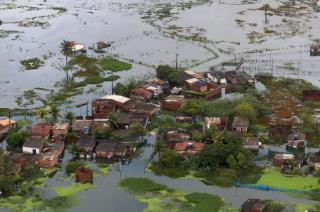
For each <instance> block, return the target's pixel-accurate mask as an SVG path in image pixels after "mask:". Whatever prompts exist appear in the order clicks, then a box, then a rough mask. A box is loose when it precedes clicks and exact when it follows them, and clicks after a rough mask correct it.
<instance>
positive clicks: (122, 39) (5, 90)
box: [0, 0, 320, 108]
mask: <svg viewBox="0 0 320 212" xmlns="http://www.w3.org/2000/svg"><path fill="white" fill-rule="evenodd" d="M263 5H264V2H263V1H254V0H251V1H209V0H193V1H169V2H167V1H138V0H135V1H108V2H106V1H100V0H95V1H89V2H88V1H82V0H81V1H68V2H67V3H66V2H65V1H50V2H43V1H36V0H32V1H31V0H30V1H22V0H18V1H2V2H1V5H0V11H1V13H0V20H1V22H2V24H1V25H0V39H1V42H0V58H1V59H0V60H1V62H2V64H3V65H2V66H1V68H0V73H1V78H0V83H1V85H2V86H1V87H0V93H1V95H0V101H1V107H10V108H14V107H17V104H16V98H18V97H19V96H20V95H22V93H23V91H25V90H29V89H34V88H45V89H57V85H56V83H57V82H59V81H61V80H63V79H64V78H65V73H64V72H63V71H62V70H63V68H62V67H63V65H64V56H63V55H62V54H61V53H60V47H59V46H60V43H61V42H62V40H76V41H79V42H81V43H83V44H85V45H87V46H88V47H90V46H92V45H94V43H96V42H98V41H100V40H103V41H110V42H113V45H112V48H110V49H108V50H107V52H106V53H105V54H104V55H111V56H115V57H119V58H120V59H123V60H126V61H129V62H131V63H133V68H132V70H130V71H125V72H121V73H119V75H120V76H121V79H120V80H126V79H128V78H130V77H144V76H145V75H147V76H148V77H152V76H153V75H154V67H156V66H157V65H159V64H164V63H165V64H175V61H176V59H177V60H178V61H179V63H178V64H179V66H180V67H185V68H192V69H194V70H207V69H208V68H209V67H211V66H213V65H218V66H217V67H219V64H220V63H221V62H224V61H230V60H234V59H236V60H238V61H239V60H240V58H242V59H243V61H244V64H243V67H242V68H243V70H246V71H248V72H250V73H259V72H260V73H261V72H268V73H272V74H273V75H275V76H289V77H295V78H304V79H307V80H309V81H311V82H312V83H314V84H316V85H318V84H319V74H318V73H317V67H318V63H319V60H318V59H317V58H311V57H310V56H309V53H308V50H309V48H308V46H309V45H310V44H311V43H312V40H313V39H316V38H317V35H319V33H320V32H319V22H318V21H317V18H318V17H319V14H318V13H316V12H315V11H314V4H313V3H312V1H305V2H304V3H303V4H300V3H297V5H296V6H295V7H290V8H289V7H288V6H286V5H287V1H283V3H281V2H279V1H271V2H270V8H269V14H268V17H267V23H266V22H265V16H264V10H263V9H261V8H263ZM88 54H89V55H96V53H94V52H93V51H89V52H88ZM30 58H41V59H42V60H43V62H44V64H43V65H42V66H41V67H39V68H38V69H36V70H25V69H24V68H23V66H22V65H21V64H20V61H22V60H25V59H30ZM102 87H103V89H102V90H103V92H108V90H110V82H106V83H104V84H103V86H102ZM89 89H90V86H87V87H86V88H85V90H89ZM38 93H41V92H40V91H38ZM95 97H96V95H89V96H86V97H85V99H88V98H89V99H92V98H95ZM83 99H84V98H83V96H78V97H74V99H73V100H75V102H76V103H81V102H82V101H83ZM37 106H41V104H40V103H38V104H35V105H30V106H29V107H30V108H34V107H37Z"/></svg>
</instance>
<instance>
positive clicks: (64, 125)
mask: <svg viewBox="0 0 320 212" xmlns="http://www.w3.org/2000/svg"><path fill="white" fill-rule="evenodd" d="M68 127H69V124H68V123H66V122H59V123H55V124H54V126H53V127H52V129H53V130H64V129H68Z"/></svg>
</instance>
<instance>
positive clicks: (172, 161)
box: [159, 148, 182, 168]
mask: <svg viewBox="0 0 320 212" xmlns="http://www.w3.org/2000/svg"><path fill="white" fill-rule="evenodd" d="M181 161H182V159H181V156H180V155H179V154H178V153H176V152H175V151H174V150H173V149H170V148H167V149H165V150H164V151H163V152H161V153H160V161H159V164H160V165H161V166H164V167H171V168H174V167H178V166H179V165H180V164H181Z"/></svg>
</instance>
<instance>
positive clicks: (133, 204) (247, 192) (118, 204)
mask: <svg viewBox="0 0 320 212" xmlns="http://www.w3.org/2000/svg"><path fill="white" fill-rule="evenodd" d="M147 140H148V145H146V146H145V147H142V148H143V153H142V154H141V155H140V157H139V158H137V159H134V160H133V161H132V162H131V163H130V164H122V165H121V173H120V172H119V164H118V163H115V164H114V165H113V167H112V169H111V171H110V172H109V174H108V175H107V176H106V175H100V176H97V177H95V178H94V185H95V188H92V189H89V190H87V191H82V192H79V193H77V194H76V195H77V196H78V198H79V199H80V203H79V204H78V205H76V206H74V207H73V208H71V209H69V211H72V212H87V211H91V212H104V211H107V212H119V211H132V212H134V211H137V212H138V211H142V210H143V209H144V208H146V207H147V205H146V204H144V203H140V202H138V201H137V200H136V199H135V198H134V197H133V196H132V195H131V194H129V193H127V192H126V191H124V190H122V189H121V188H119V187H117V183H118V182H119V181H120V180H121V179H123V178H125V177H147V178H150V179H152V180H154V181H156V182H158V183H161V184H165V185H167V186H169V187H171V188H181V189H182V190H183V191H185V192H206V193H211V194H216V195H219V196H221V197H222V198H223V199H224V200H225V202H226V203H227V204H230V206H231V207H234V208H239V207H240V206H241V204H242V203H243V202H244V201H246V200H247V199H248V198H261V199H270V200H278V201H287V202H296V203H306V204H316V203H318V202H316V201H311V200H305V199H297V198H293V197H291V196H288V195H287V194H286V193H282V192H273V191H260V190H252V189H246V188H236V187H231V188H223V187H219V186H213V185H206V184H204V183H202V182H201V181H200V180H197V179H171V178H168V177H165V176H157V175H155V174H153V173H149V172H145V170H144V168H145V166H146V163H147V161H148V159H149V157H150V155H151V153H152V151H153V150H152V144H153V143H154V142H155V137H154V136H152V135H148V136H147ZM71 158H72V156H71V155H70V154H69V153H68V152H67V151H66V153H65V156H64V158H63V162H64V163H65V162H67V161H68V160H70V159H71ZM72 182H73V179H72V178H70V179H68V180H66V178H65V174H64V169H62V170H60V171H59V172H57V173H56V174H55V176H54V177H53V178H49V180H48V181H47V182H46V184H47V186H46V187H44V188H41V195H42V196H43V197H47V198H48V197H52V196H54V192H53V191H52V190H51V189H50V188H53V187H56V186H63V185H68V184H70V183H72ZM1 211H2V210H1ZM3 211H4V209H3Z"/></svg>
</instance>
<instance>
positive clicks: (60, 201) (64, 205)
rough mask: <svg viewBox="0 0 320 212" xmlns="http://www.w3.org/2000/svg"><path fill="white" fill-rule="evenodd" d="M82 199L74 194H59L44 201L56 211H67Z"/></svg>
mask: <svg viewBox="0 0 320 212" xmlns="http://www.w3.org/2000/svg"><path fill="white" fill-rule="evenodd" d="M79 202H80V201H79V200H78V199H77V198H76V197H75V196H74V195H70V196H57V197H53V198H51V199H46V200H44V201H43V204H44V206H45V207H47V208H50V209H52V210H54V211H67V209H69V208H72V207H73V206H74V205H76V204H78V203H79Z"/></svg>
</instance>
